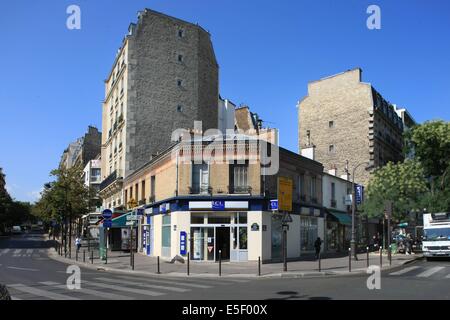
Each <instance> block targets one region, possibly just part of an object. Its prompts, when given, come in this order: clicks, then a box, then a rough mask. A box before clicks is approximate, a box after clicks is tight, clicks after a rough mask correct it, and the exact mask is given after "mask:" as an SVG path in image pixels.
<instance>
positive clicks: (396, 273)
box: [390, 267, 419, 276]
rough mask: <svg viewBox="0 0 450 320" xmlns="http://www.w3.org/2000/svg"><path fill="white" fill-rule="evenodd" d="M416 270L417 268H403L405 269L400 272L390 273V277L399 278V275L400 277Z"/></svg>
mask: <svg viewBox="0 0 450 320" xmlns="http://www.w3.org/2000/svg"><path fill="white" fill-rule="evenodd" d="M416 269H419V267H409V268H405V269H403V270H400V271H397V272H393V273H391V274H390V276H400V275H402V274H405V273H408V272H411V271H413V270H416Z"/></svg>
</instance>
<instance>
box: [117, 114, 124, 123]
mask: <svg viewBox="0 0 450 320" xmlns="http://www.w3.org/2000/svg"><path fill="white" fill-rule="evenodd" d="M122 122H123V114H121V115H120V116H119V120H118V123H119V124H120V123H122Z"/></svg>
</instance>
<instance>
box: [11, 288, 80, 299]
mask: <svg viewBox="0 0 450 320" xmlns="http://www.w3.org/2000/svg"><path fill="white" fill-rule="evenodd" d="M8 287H9V288H13V289H15V290H18V291H22V292H25V293H31V294H33V295H35V296H38V297H45V298H49V299H53V300H80V299H78V298H75V297H71V296H67V295H65V294H59V293H54V292H50V291H45V290H41V289H37V288H33V287H28V286H26V285H23V284H13V285H9V286H8Z"/></svg>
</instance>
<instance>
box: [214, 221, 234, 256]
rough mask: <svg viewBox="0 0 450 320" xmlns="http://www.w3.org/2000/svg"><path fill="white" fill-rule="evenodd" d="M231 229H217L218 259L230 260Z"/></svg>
mask: <svg viewBox="0 0 450 320" xmlns="http://www.w3.org/2000/svg"><path fill="white" fill-rule="evenodd" d="M230 237H231V233H230V227H216V259H217V260H219V257H220V252H221V257H222V261H224V260H225V261H226V260H230Z"/></svg>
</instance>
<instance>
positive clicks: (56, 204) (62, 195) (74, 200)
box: [34, 167, 90, 248]
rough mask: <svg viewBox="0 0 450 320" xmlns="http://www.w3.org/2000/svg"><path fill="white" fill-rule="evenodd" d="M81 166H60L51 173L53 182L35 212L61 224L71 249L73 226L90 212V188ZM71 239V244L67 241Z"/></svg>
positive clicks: (64, 236) (43, 193)
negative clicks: (68, 167) (66, 167)
mask: <svg viewBox="0 0 450 320" xmlns="http://www.w3.org/2000/svg"><path fill="white" fill-rule="evenodd" d="M82 173H83V170H82V168H81V167H73V168H70V169H65V168H59V169H57V170H53V171H52V172H51V176H52V177H54V178H55V180H54V181H53V182H50V183H47V184H45V185H44V190H43V192H42V193H41V199H40V200H39V201H38V202H37V203H36V208H35V210H34V213H35V214H36V215H37V216H39V217H40V218H41V219H43V220H45V221H47V222H50V221H52V220H53V221H56V222H57V223H58V224H59V225H60V226H61V230H60V231H61V233H62V239H63V241H64V245H65V246H66V248H67V244H68V245H69V247H70V245H71V241H72V240H71V239H72V235H73V225H74V224H75V223H76V222H78V227H79V229H78V232H80V231H81V230H80V228H81V224H80V223H79V220H80V218H81V216H82V215H84V214H86V213H88V212H89V205H90V190H89V188H88V187H86V186H85V184H84V181H83V179H82ZM67 241H68V243H67Z"/></svg>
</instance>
